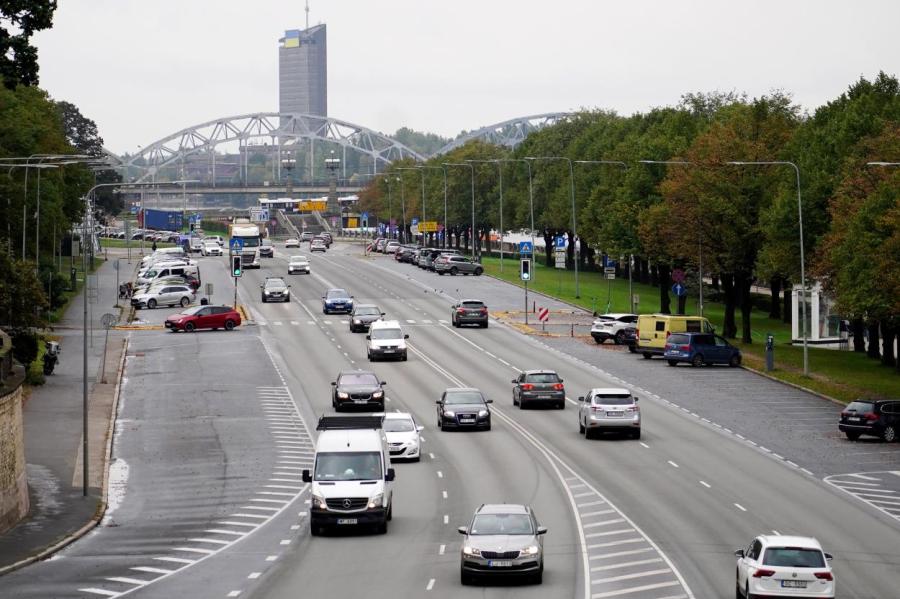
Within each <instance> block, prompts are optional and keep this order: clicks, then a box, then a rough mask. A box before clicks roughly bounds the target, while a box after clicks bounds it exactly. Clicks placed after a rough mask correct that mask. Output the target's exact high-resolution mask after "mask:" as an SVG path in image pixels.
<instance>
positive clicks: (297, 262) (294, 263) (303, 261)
mask: <svg viewBox="0 0 900 599" xmlns="http://www.w3.org/2000/svg"><path fill="white" fill-rule="evenodd" d="M295 272H302V273H306V274H309V258H307V257H306V256H291V259H290V261H289V262H288V274H289V275H292V274H294V273H295Z"/></svg>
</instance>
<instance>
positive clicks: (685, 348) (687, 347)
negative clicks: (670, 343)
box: [678, 345, 691, 351]
mask: <svg viewBox="0 0 900 599" xmlns="http://www.w3.org/2000/svg"><path fill="white" fill-rule="evenodd" d="M678 349H680V350H681V351H690V350H691V346H690V345H679V346H678Z"/></svg>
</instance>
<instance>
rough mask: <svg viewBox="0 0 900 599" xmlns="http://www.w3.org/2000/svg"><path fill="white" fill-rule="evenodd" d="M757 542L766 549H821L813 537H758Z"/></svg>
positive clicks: (820, 545)
mask: <svg viewBox="0 0 900 599" xmlns="http://www.w3.org/2000/svg"><path fill="white" fill-rule="evenodd" d="M758 538H759V540H760V541H762V543H763V545H765V546H767V547H772V546H776V547H808V548H811V549H819V550H821V549H822V544H821V543H819V541H818V540H817V539H816V538H815V537H799V536H793V535H760V536H759V537H758Z"/></svg>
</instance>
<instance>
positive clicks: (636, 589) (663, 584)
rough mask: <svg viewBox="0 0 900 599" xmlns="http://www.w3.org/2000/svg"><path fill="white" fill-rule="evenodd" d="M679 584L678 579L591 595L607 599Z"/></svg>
mask: <svg viewBox="0 0 900 599" xmlns="http://www.w3.org/2000/svg"><path fill="white" fill-rule="evenodd" d="M676 585H678V581H672V582H660V583H657V584H645V585H644V586H640V587H631V588H627V589H622V590H620V591H607V592H605V593H593V594H592V595H591V599H606V598H607V597H619V596H621V595H626V594H629V593H640V592H643V591H652V590H654V589H662V588H665V587H671V586H676Z"/></svg>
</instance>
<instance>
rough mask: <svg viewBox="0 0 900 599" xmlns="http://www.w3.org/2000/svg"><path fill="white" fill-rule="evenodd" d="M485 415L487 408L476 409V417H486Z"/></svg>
mask: <svg viewBox="0 0 900 599" xmlns="http://www.w3.org/2000/svg"><path fill="white" fill-rule="evenodd" d="M487 415H488V411H487V410H478V417H479V418H487Z"/></svg>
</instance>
